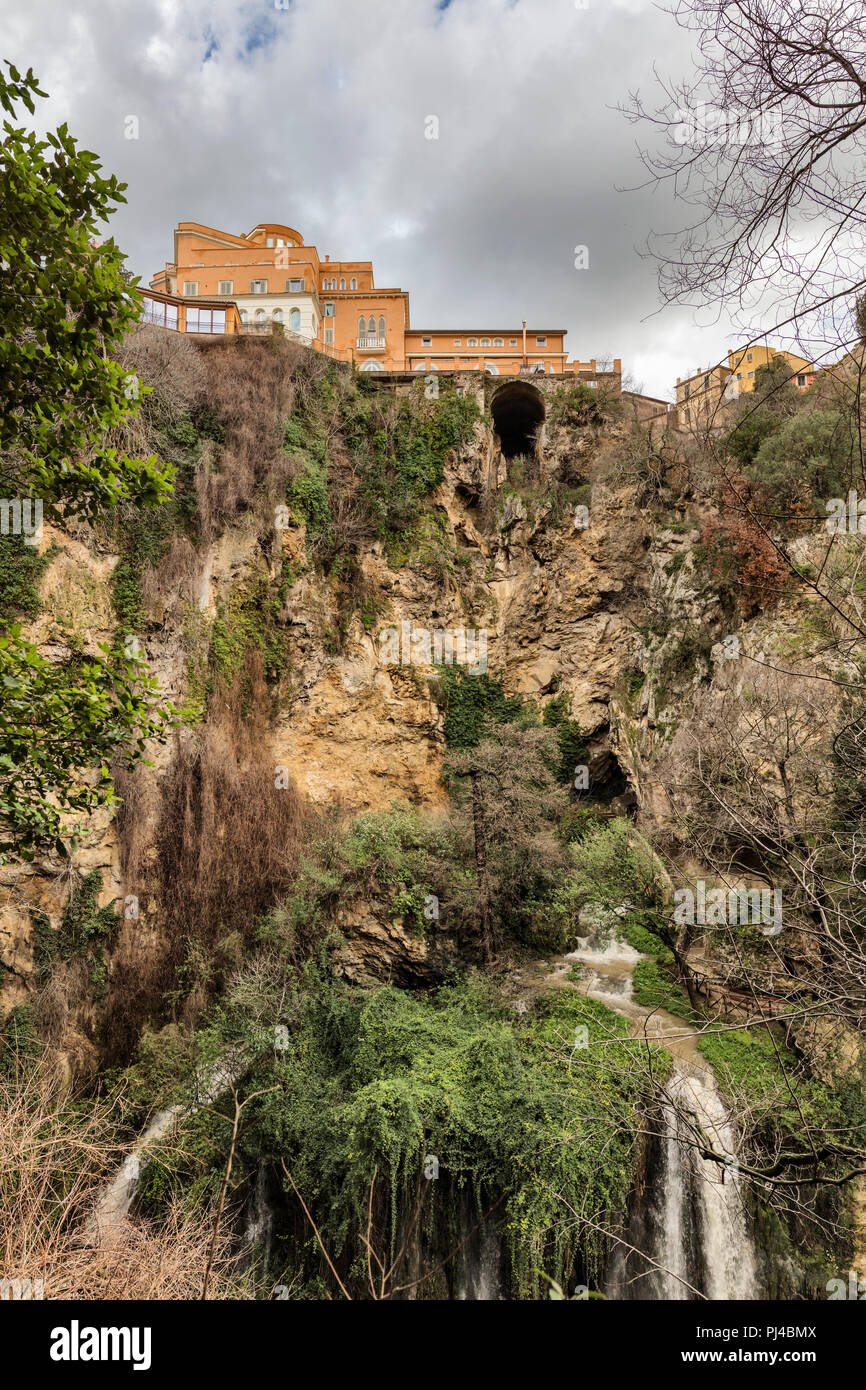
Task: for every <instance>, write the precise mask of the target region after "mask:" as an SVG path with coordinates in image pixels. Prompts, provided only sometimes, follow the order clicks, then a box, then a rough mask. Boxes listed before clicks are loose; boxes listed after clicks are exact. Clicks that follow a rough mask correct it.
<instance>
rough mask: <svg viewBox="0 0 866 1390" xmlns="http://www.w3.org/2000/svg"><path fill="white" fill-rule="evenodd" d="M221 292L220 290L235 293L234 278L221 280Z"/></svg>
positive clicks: (221, 292)
mask: <svg viewBox="0 0 866 1390" xmlns="http://www.w3.org/2000/svg"><path fill="white" fill-rule="evenodd" d="M219 292H220V294H234V292H235V282H234V280H220V287H219Z"/></svg>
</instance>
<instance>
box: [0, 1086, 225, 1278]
mask: <svg viewBox="0 0 866 1390" xmlns="http://www.w3.org/2000/svg"><path fill="white" fill-rule="evenodd" d="M120 1118H121V1117H120V1114H119V1109H118V1106H117V1103H116V1102H110V1101H107V1100H98V1101H95V1102H87V1103H85V1104H81V1103H77V1102H75V1101H73V1099H72V1098H71V1097H70V1096H69V1095H68V1094H67V1093H66V1092H65V1090H64V1088H63V1086H62V1084H61V1083H60V1082H59V1081H58V1079H57V1078H56V1077H54V1076H52V1075H51V1074H50V1072H49V1071H48V1070H46V1069H44V1068H41V1067H40V1068H37V1069H34V1070H32V1071H30V1072H27V1073H20V1074H18V1075H17V1076H15V1077H14V1078H11V1079H10V1078H8V1077H4V1076H0V1270H2V1273H3V1278H4V1279H10V1280H12V1279H30V1280H41V1281H42V1284H43V1296H44V1297H45V1298H46V1299H88V1300H89V1299H100V1298H113V1299H138V1298H147V1299H184V1298H199V1297H200V1296H201V1291H202V1287H203V1281H204V1273H205V1268H206V1265H207V1262H208V1254H209V1250H210V1247H211V1244H212V1243H213V1242H214V1231H215V1223H214V1219H213V1214H212V1213H209V1212H205V1213H197V1214H196V1215H191V1214H189V1213H186V1212H183V1211H181V1210H180V1208H179V1207H177V1206H171V1207H170V1208H169V1210H168V1212H167V1215H166V1217H165V1220H164V1221H163V1222H162V1223H160V1224H159V1225H157V1224H156V1223H155V1222H147V1221H137V1220H136V1221H131V1220H123V1221H120V1222H119V1223H118V1224H117V1226H115V1227H113V1228H112V1231H111V1234H110V1238H108V1239H107V1240H104V1241H102V1242H101V1243H97V1242H96V1241H95V1240H94V1239H93V1237H92V1236H91V1235H88V1234H87V1232H88V1217H89V1216H90V1214H91V1212H92V1210H93V1207H94V1204H95V1201H96V1199H97V1196H98V1195H99V1193H100V1192H101V1190H102V1188H103V1186H104V1185H105V1183H106V1182H107V1181H108V1180H109V1178H110V1177H111V1176H112V1175H113V1173H114V1172H115V1170H116V1169H117V1167H118V1165H119V1164H120V1163H121V1161H122V1159H123V1157H124V1147H123V1145H122V1144H121V1143H120V1142H119V1140H118V1137H117V1136H118V1122H119V1120H120ZM208 1290H209V1296H210V1297H211V1298H214V1299H220V1298H228V1297H231V1298H243V1297H252V1296H253V1295H252V1294H251V1293H249V1292H248V1291H247V1290H246V1289H245V1285H244V1281H243V1278H242V1276H241V1275H240V1274H239V1273H238V1269H237V1255H236V1254H234V1253H233V1252H232V1250H231V1248H230V1242H229V1240H228V1238H227V1237H223V1236H219V1235H218V1236H217V1238H216V1241H215V1244H214V1251H213V1263H212V1267H211V1271H210V1276H209V1280H208Z"/></svg>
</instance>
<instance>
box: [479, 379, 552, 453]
mask: <svg viewBox="0 0 866 1390" xmlns="http://www.w3.org/2000/svg"><path fill="white" fill-rule="evenodd" d="M490 410H491V414H492V415H493V427H494V429H495V430H496V433H497V434H498V436H499V442H500V444H501V445H502V453H503V455H504V457H505V458H506V459H513V458H517V457H518V456H519V455H520V454H524V455H526V457H527V458H533V457H534V456H535V451H536V445H537V442H538V431H539V430H540V428H541V426H542V424H543V423H544V398H543V397H542V395H541V392H540V391H537V390H536V389H535V387H534V386H530V385H529V383H528V382H526V381H510V382H508V384H507V385H506V386H500V388H499V390H498V391H497V392H496V395H495V396H494V397H493V400H492V402H491V405H490Z"/></svg>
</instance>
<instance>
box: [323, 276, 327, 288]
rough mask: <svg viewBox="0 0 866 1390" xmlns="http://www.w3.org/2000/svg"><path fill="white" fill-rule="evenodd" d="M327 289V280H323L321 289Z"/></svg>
mask: <svg viewBox="0 0 866 1390" xmlns="http://www.w3.org/2000/svg"><path fill="white" fill-rule="evenodd" d="M327 288H328V281H327V278H326V279H324V280H323V281H322V289H323V290H326V289H327Z"/></svg>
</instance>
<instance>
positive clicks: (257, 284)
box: [250, 280, 268, 294]
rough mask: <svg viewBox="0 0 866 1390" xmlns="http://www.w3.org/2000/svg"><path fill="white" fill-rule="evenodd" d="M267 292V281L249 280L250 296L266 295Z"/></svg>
mask: <svg viewBox="0 0 866 1390" xmlns="http://www.w3.org/2000/svg"><path fill="white" fill-rule="evenodd" d="M267 292H268V282H267V280H251V281H250V294H267Z"/></svg>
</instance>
